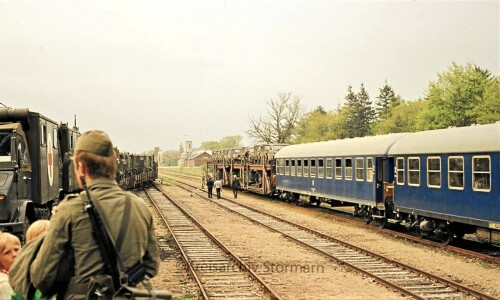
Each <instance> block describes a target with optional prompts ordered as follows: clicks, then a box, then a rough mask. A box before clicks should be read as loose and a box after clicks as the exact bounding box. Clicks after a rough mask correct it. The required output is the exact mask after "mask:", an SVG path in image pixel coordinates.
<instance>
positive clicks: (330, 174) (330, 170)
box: [326, 158, 333, 178]
mask: <svg viewBox="0 0 500 300" xmlns="http://www.w3.org/2000/svg"><path fill="white" fill-rule="evenodd" d="M326 178H333V160H332V159H331V158H328V159H327V160H326Z"/></svg>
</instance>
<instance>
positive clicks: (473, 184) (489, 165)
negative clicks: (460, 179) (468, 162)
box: [471, 155, 491, 192]
mask: <svg viewBox="0 0 500 300" xmlns="http://www.w3.org/2000/svg"><path fill="white" fill-rule="evenodd" d="M475 158H479V159H484V158H486V159H488V171H487V172H485V171H475V167H476V164H475V163H474V159H475ZM471 173H472V181H471V184H472V190H473V191H475V192H491V157H490V156H489V155H474V156H472V172H471ZM476 174H488V179H489V180H488V189H485V188H478V187H476V186H475V185H476V184H475V183H476Z"/></svg>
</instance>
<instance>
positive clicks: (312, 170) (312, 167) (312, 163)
mask: <svg viewBox="0 0 500 300" xmlns="http://www.w3.org/2000/svg"><path fill="white" fill-rule="evenodd" d="M317 171H318V170H317V166H316V159H315V158H311V159H310V160H309V177H311V178H316V172H317Z"/></svg>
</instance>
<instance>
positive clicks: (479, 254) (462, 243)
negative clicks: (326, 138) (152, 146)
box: [162, 170, 500, 265]
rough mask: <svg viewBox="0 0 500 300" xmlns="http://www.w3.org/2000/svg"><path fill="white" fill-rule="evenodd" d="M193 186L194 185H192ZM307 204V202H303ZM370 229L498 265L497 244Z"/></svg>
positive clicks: (187, 176)
mask: <svg viewBox="0 0 500 300" xmlns="http://www.w3.org/2000/svg"><path fill="white" fill-rule="evenodd" d="M162 173H163V174H165V175H168V176H175V177H176V178H177V179H178V178H185V179H189V180H200V181H201V177H200V176H197V175H194V174H186V173H177V172H169V171H165V170H163V171H162ZM193 187H195V186H193ZM254 195H255V196H256V197H259V198H262V199H267V198H265V197H264V196H262V195H258V194H257V195H256V194H254ZM305 205H308V204H305ZM314 209H319V210H321V211H322V212H324V213H326V214H334V215H336V216H340V217H342V218H344V219H346V220H349V221H352V222H355V223H356V224H363V223H364V221H362V220H361V219H360V218H357V217H353V216H352V213H350V212H345V211H342V210H336V209H332V208H329V207H321V206H314ZM370 229H372V230H375V231H377V232H380V233H383V234H386V235H389V236H391V237H397V238H401V239H405V240H409V241H412V242H415V243H418V244H423V245H427V246H430V247H434V248H438V249H443V250H445V251H449V252H453V253H456V254H460V255H464V256H466V257H471V258H477V259H480V260H482V261H485V262H489V263H493V264H496V265H500V247H498V246H493V245H487V244H484V243H483V242H479V241H477V240H475V239H465V238H464V239H462V240H458V241H456V243H453V244H448V245H445V244H443V243H441V242H438V241H435V240H430V239H424V238H422V237H420V236H418V235H417V234H412V233H410V232H408V231H404V230H398V229H397V228H381V227H379V226H370Z"/></svg>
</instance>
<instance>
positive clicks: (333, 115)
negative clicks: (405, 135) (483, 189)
mask: <svg viewBox="0 0 500 300" xmlns="http://www.w3.org/2000/svg"><path fill="white" fill-rule="evenodd" d="M344 100H345V101H344V103H343V105H339V106H338V107H337V108H336V109H334V110H332V111H327V110H325V109H324V108H323V107H321V106H319V107H317V108H315V109H313V110H312V111H310V112H307V113H303V107H302V104H301V98H300V96H297V95H292V94H291V93H279V94H278V97H277V98H276V99H271V100H269V101H268V106H269V110H268V112H267V116H266V117H265V118H262V117H259V118H258V119H257V118H254V117H251V118H250V129H249V130H248V131H247V133H248V134H249V135H250V136H251V137H254V138H255V139H256V141H259V142H264V143H270V144H272V143H290V144H297V143H307V142H318V141H326V140H335V139H344V138H353V137H363V136H368V135H380V134H388V133H396V132H415V131H422V130H430V129H440V128H446V127H450V126H456V127H461V126H468V125H472V124H488V123H494V122H496V121H499V120H500V78H499V77H498V76H494V75H492V74H491V72H490V71H488V70H485V69H482V68H480V67H478V66H476V65H472V64H467V65H465V66H461V65H458V64H456V63H453V64H452V65H451V66H450V67H449V68H448V70H447V71H444V72H442V73H439V74H438V75H437V79H436V80H434V81H431V82H430V83H429V85H428V89H427V91H426V93H425V96H424V97H423V99H417V100H405V99H403V98H402V97H401V96H400V95H398V94H397V93H396V92H395V91H394V89H393V88H392V87H391V86H390V85H389V83H388V82H387V80H386V81H385V83H384V85H383V86H382V87H381V88H380V89H379V93H378V95H377V96H376V97H375V100H374V101H372V100H371V99H370V96H369V95H368V92H367V91H366V88H365V86H364V84H363V83H361V85H360V87H359V90H358V91H355V90H353V87H352V85H349V86H348V87H347V93H346V96H345V98H344Z"/></svg>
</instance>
